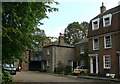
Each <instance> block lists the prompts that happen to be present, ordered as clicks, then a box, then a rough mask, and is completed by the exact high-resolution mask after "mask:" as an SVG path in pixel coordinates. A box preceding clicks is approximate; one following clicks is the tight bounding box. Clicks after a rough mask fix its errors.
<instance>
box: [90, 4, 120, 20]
mask: <svg viewBox="0 0 120 84" xmlns="http://www.w3.org/2000/svg"><path fill="white" fill-rule="evenodd" d="M118 11H119V12H120V5H118V6H116V7H114V8H111V9H109V10H106V11H105V12H104V13H102V14H99V15H97V16H96V17H94V18H93V19H95V18H99V17H102V16H104V15H106V14H109V13H111V14H113V13H115V12H118ZM93 19H92V20H93Z"/></svg>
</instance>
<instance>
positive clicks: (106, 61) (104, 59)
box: [103, 55, 111, 69]
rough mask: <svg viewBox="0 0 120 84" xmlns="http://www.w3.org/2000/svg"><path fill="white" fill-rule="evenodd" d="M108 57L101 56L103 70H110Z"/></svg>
mask: <svg viewBox="0 0 120 84" xmlns="http://www.w3.org/2000/svg"><path fill="white" fill-rule="evenodd" d="M110 62H111V61H110V55H104V56H103V65H104V69H110Z"/></svg>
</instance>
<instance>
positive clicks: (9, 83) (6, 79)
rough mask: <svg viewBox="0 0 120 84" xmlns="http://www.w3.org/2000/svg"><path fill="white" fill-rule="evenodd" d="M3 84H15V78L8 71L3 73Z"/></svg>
mask: <svg viewBox="0 0 120 84" xmlns="http://www.w3.org/2000/svg"><path fill="white" fill-rule="evenodd" d="M2 84H13V78H12V76H11V75H10V73H9V72H7V71H3V74H2Z"/></svg>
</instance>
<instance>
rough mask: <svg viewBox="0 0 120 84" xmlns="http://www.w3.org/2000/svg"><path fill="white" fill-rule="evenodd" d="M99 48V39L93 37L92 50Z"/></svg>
mask: <svg viewBox="0 0 120 84" xmlns="http://www.w3.org/2000/svg"><path fill="white" fill-rule="evenodd" d="M98 49H99V40H98V38H94V39H93V50H98Z"/></svg>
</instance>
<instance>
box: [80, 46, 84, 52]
mask: <svg viewBox="0 0 120 84" xmlns="http://www.w3.org/2000/svg"><path fill="white" fill-rule="evenodd" d="M80 54H84V46H83V45H81V46H80Z"/></svg>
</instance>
